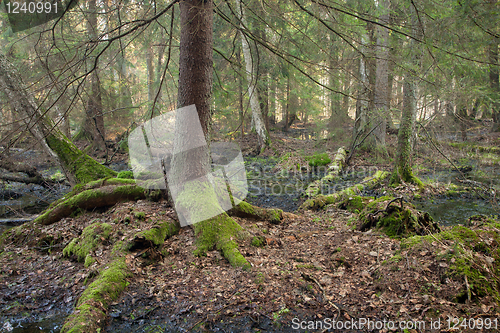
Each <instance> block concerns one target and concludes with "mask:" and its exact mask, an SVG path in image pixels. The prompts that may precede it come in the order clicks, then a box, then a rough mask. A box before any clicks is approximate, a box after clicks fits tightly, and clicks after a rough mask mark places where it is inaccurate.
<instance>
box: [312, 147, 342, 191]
mask: <svg viewBox="0 0 500 333" xmlns="http://www.w3.org/2000/svg"><path fill="white" fill-rule="evenodd" d="M346 156H347V152H346V150H345V149H344V147H340V148H339V149H338V150H337V154H335V158H334V159H333V162H332V164H331V165H330V167H329V168H328V173H327V174H326V176H324V177H323V178H321V179H320V180H316V181H314V182H312V183H311V184H309V186H307V189H306V191H305V196H306V197H309V198H312V197H315V196H317V195H318V194H321V192H322V187H323V185H324V184H328V183H330V182H332V181H333V180H334V179H335V178H336V177H338V175H339V174H340V173H341V172H342V169H344V168H345V159H346Z"/></svg>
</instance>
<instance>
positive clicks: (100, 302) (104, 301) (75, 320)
mask: <svg viewBox="0 0 500 333" xmlns="http://www.w3.org/2000/svg"><path fill="white" fill-rule="evenodd" d="M129 275H130V272H129V271H128V269H127V265H126V263H125V258H124V257H118V258H116V259H114V260H113V261H112V262H111V264H109V265H108V268H107V269H105V270H104V271H102V272H101V273H100V274H99V276H98V277H97V279H96V280H94V282H92V283H91V284H90V285H89V286H88V287H87V289H85V291H84V292H83V293H82V295H81V296H80V298H79V299H78V302H77V304H76V308H75V310H74V311H73V313H72V314H71V315H69V317H68V318H67V319H66V321H65V323H64V326H63V327H62V329H61V333H89V332H99V330H100V328H101V327H102V326H103V325H104V322H105V319H106V311H107V309H108V306H109V305H110V303H111V302H112V301H114V300H116V299H117V298H118V296H119V295H120V293H121V292H122V291H123V290H124V289H125V287H126V286H127V281H126V278H127V276H129Z"/></svg>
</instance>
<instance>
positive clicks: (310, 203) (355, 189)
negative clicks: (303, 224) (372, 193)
mask: <svg viewBox="0 0 500 333" xmlns="http://www.w3.org/2000/svg"><path fill="white" fill-rule="evenodd" d="M388 175H389V173H388V172H386V171H377V172H375V174H374V175H373V176H371V177H366V178H365V179H364V180H363V181H362V182H361V183H359V184H356V185H354V186H351V187H348V188H346V189H344V190H342V191H339V192H336V193H332V194H329V195H322V194H320V195H317V196H316V197H314V198H311V199H308V200H306V201H305V202H304V203H303V204H302V205H301V206H300V209H310V210H316V209H321V208H323V207H325V206H326V205H329V204H333V203H335V202H338V201H340V200H342V199H344V198H348V197H350V196H356V195H359V193H361V191H363V190H364V189H369V188H374V187H375V186H377V185H378V184H379V183H380V182H381V181H382V180H384V179H385V178H387V176H388Z"/></svg>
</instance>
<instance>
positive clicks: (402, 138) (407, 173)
mask: <svg viewBox="0 0 500 333" xmlns="http://www.w3.org/2000/svg"><path fill="white" fill-rule="evenodd" d="M411 22H412V25H413V29H412V30H413V32H412V33H413V35H414V36H416V37H417V38H418V37H419V36H421V31H422V30H421V29H422V27H420V26H419V23H418V20H417V17H416V12H415V10H413V7H411ZM409 49H410V50H411V52H412V54H411V57H410V62H411V64H410V67H411V68H413V67H419V66H420V56H419V55H420V53H419V51H418V47H417V46H416V45H415V41H414V40H413V39H411V40H410V42H409ZM415 80H416V72H415V70H410V71H409V72H408V73H406V75H405V77H404V83H403V111H402V113H401V122H400V125H399V131H398V149H397V156H396V163H395V166H394V171H393V173H392V176H391V183H400V182H401V181H405V182H410V183H414V184H416V185H419V187H421V186H423V184H422V182H421V181H420V180H418V179H417V178H416V177H415V176H414V175H413V171H412V160H411V155H412V150H413V149H412V148H413V147H412V146H413V145H412V142H413V134H414V130H415V121H416V114H417V98H416V87H417V85H416V82H415Z"/></svg>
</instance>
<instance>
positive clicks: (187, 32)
mask: <svg viewBox="0 0 500 333" xmlns="http://www.w3.org/2000/svg"><path fill="white" fill-rule="evenodd" d="M180 11H181V15H180V16H181V37H180V45H179V51H180V54H179V91H178V107H187V106H190V105H193V104H194V105H195V106H196V109H197V113H198V118H199V121H200V124H201V130H202V131H203V134H202V135H203V136H204V138H201V137H199V136H198V135H197V133H196V131H195V130H193V122H190V121H188V120H189V119H186V118H189V113H188V112H187V111H189V110H188V108H186V109H184V110H183V109H180V110H178V111H177V116H176V120H175V131H176V136H175V138H176V141H175V142H174V155H173V158H172V168H171V171H170V172H171V174H172V176H173V177H168V179H175V181H176V184H174V186H172V184H170V183H169V190H170V191H171V192H174V194H175V195H176V199H174V202H175V207H176V211H177V213H178V214H179V212H185V213H186V214H189V216H188V218H190V219H191V221H193V222H194V223H195V224H194V225H193V226H194V230H195V235H196V240H197V250H196V253H195V254H197V255H204V254H205V253H206V252H207V251H208V250H211V249H213V248H216V249H218V250H220V251H221V252H222V254H223V255H224V257H225V258H226V259H227V260H228V261H229V262H230V263H231V264H232V265H233V266H239V267H243V268H249V267H250V264H249V263H248V262H247V260H246V259H245V258H244V257H243V256H242V255H241V253H240V252H239V251H238V244H237V243H236V239H237V238H238V236H239V234H240V233H241V232H242V228H241V226H239V225H238V224H237V223H236V222H235V221H234V220H233V219H231V218H230V217H229V216H228V215H227V214H226V213H225V212H223V210H222V208H221V207H220V206H219V203H218V198H217V196H216V190H217V189H215V188H214V187H212V186H208V185H207V184H209V182H207V179H209V178H210V177H209V175H208V174H209V172H210V157H209V151H208V147H207V145H206V144H204V145H203V144H201V143H203V139H204V140H205V141H206V143H209V142H210V121H211V110H210V102H211V91H212V68H213V61H212V57H213V54H212V53H213V49H212V48H213V36H212V30H213V27H212V25H213V0H182V1H181V2H180ZM196 143H198V144H196ZM188 147H194V148H192V149H189V150H187V151H185V148H188ZM200 198H202V200H200ZM207 214H210V216H213V217H211V218H209V219H205V218H204V217H205V216H207ZM200 217H203V218H200ZM198 221H201V222H198ZM196 222H197V223H196Z"/></svg>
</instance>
